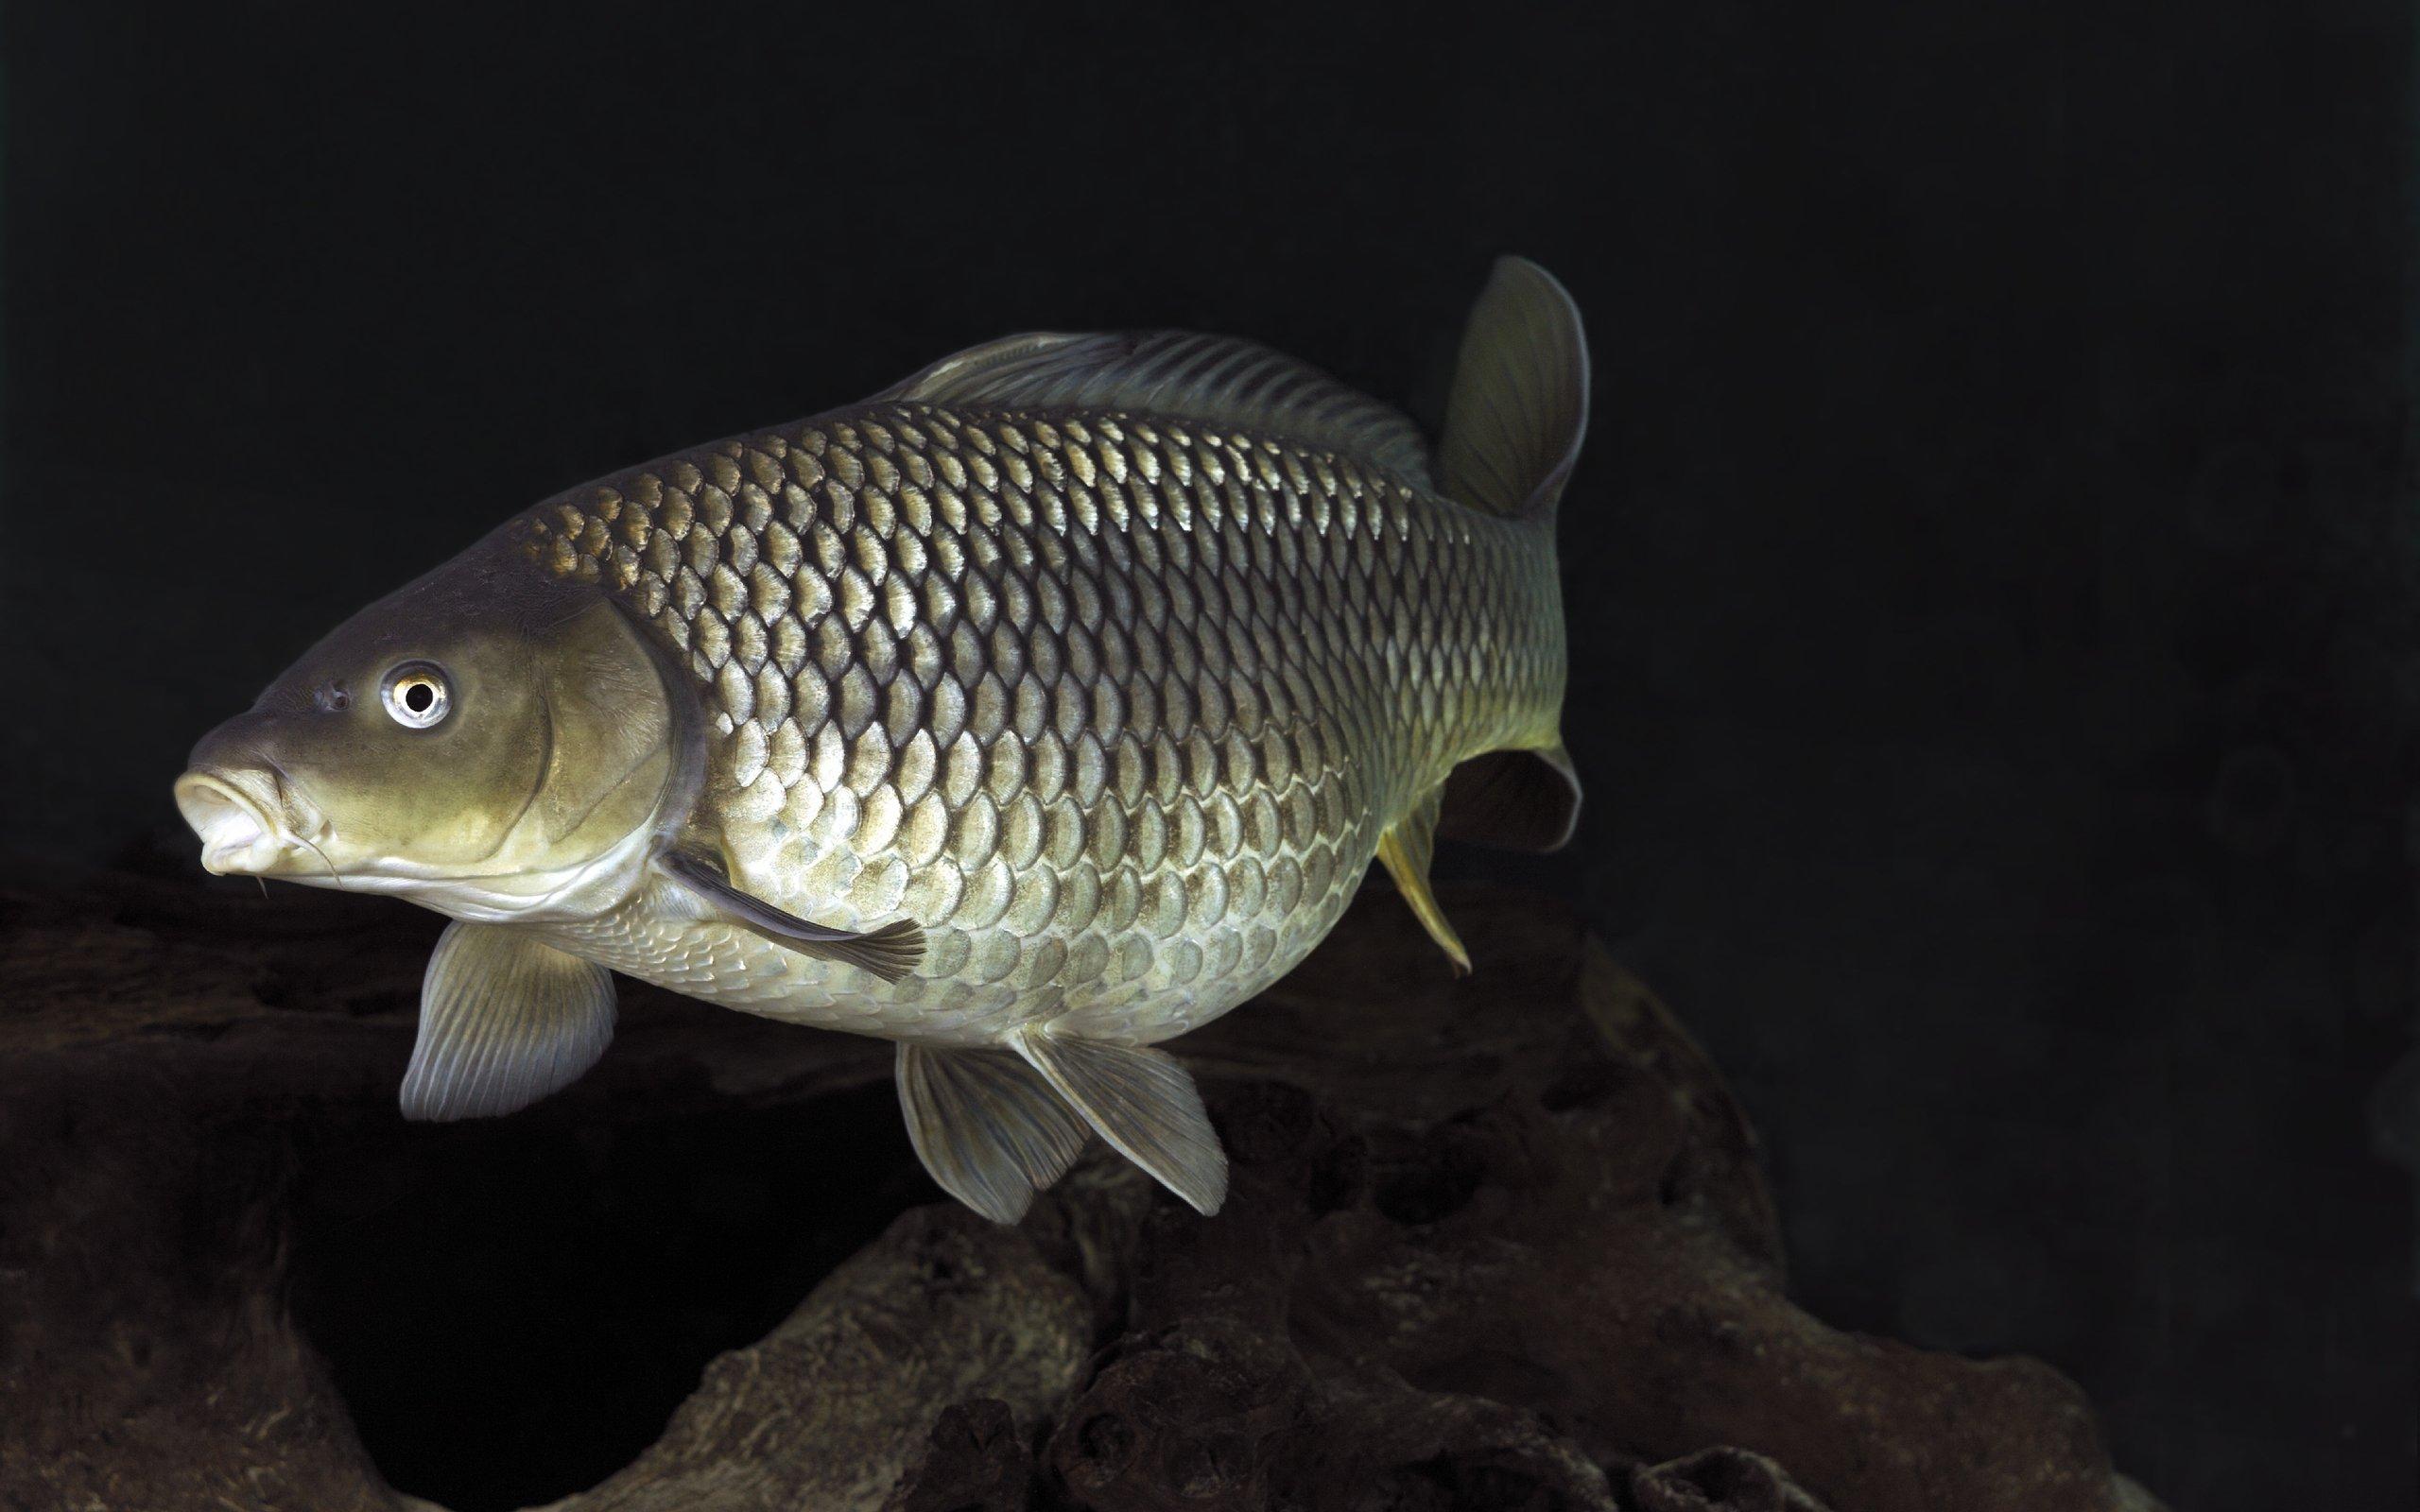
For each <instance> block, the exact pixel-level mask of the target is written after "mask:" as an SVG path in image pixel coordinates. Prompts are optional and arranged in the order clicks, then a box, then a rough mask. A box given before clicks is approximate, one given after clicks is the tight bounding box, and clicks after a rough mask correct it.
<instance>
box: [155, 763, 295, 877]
mask: <svg viewBox="0 0 2420 1512" xmlns="http://www.w3.org/2000/svg"><path fill="white" fill-rule="evenodd" d="M176 794H177V809H178V811H179V812H180V813H182V814H183V815H184V816H185V823H187V824H189V825H191V826H193V833H196V834H198V835H199V836H200V837H201V868H202V869H203V870H204V871H207V872H210V873H212V874H213V875H215V876H221V877H227V876H251V877H257V876H261V875H264V874H265V873H267V872H268V870H269V868H272V867H274V866H276V865H277V863H278V862H279V861H280V860H281V859H283V858H284V857H285V854H286V852H287V851H291V850H293V849H294V842H293V841H292V840H290V839H288V838H287V837H286V835H285V830H284V827H283V826H281V825H280V824H279V823H278V821H277V819H276V817H275V816H274V815H275V809H274V808H273V807H272V806H271V805H269V804H267V803H264V802H263V801H262V800H261V799H258V798H256V797H254V796H253V795H252V794H251V793H249V792H247V791H245V790H244V789H243V788H242V787H240V786H238V785H237V784H236V782H234V781H233V778H232V777H231V776H230V775H224V774H220V773H216V772H199V771H195V772H187V773H185V774H184V775H183V776H182V777H180V778H178V779H177V789H176Z"/></svg>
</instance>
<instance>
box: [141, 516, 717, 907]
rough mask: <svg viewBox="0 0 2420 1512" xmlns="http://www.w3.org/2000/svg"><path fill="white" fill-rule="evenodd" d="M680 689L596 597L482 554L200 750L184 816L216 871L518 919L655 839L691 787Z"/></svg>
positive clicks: (339, 633)
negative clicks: (681, 781)
mask: <svg viewBox="0 0 2420 1512" xmlns="http://www.w3.org/2000/svg"><path fill="white" fill-rule="evenodd" d="M676 685H677V684H676V683H675V682H674V681H672V680H670V679H666V677H665V676H664V674H663V672H662V671H661V670H660V669H659V665H658V662H657V661H656V658H655V654H654V653H653V652H652V651H651V649H650V648H649V646H648V643H647V641H646V638H645V637H644V635H643V634H642V633H641V632H640V631H639V629H638V628H637V627H635V626H634V625H633V624H632V623H631V621H630V620H629V619H628V618H626V617H625V616H624V614H623V613H622V611H621V610H619V609H617V608H616V607H615V606H614V604H613V603H612V602H611V601H610V600H609V599H608V598H607V597H606V595H605V594H604V593H602V592H601V591H599V590H598V589H597V588H596V587H595V586H593V585H584V584H579V583H576V582H570V581H566V580H561V579H556V578H553V577H551V576H548V575H546V574H544V572H542V571H540V570H539V569H538V568H536V567H535V566H534V564H532V563H530V562H528V561H527V560H525V559H522V558H520V555H519V554H518V553H517V552H506V551H496V550H486V551H481V550H474V552H472V553H470V554H467V555H466V556H465V557H463V558H458V559H457V560H456V561H455V562H453V563H449V564H448V565H447V566H445V567H441V568H440V569H438V571H436V572H434V573H432V574H430V575H428V576H426V577H423V578H422V579H421V580H419V581H418V582H415V583H413V584H411V585H409V586H408V587H406V588H404V589H402V590H400V591H398V592H396V593H392V594H390V595H389V596H388V597H386V598H384V599H381V600H380V601H378V602H377V603H375V604H372V605H371V606H370V607H369V608H368V609H365V610H362V611H361V612H360V613H358V614H356V615H354V617H353V618H352V619H350V620H348V621H346V622H345V623H344V624H342V625H340V626H338V627H337V628H336V629H335V630H334V631H332V632H330V633H329V634H328V635H327V636H326V637H325V638H324V639H322V640H321V641H320V643H319V644H317V645H315V646H313V647H312V648H311V649H310V650H309V651H307V652H305V653H304V654H303V656H302V659H301V660H300V661H298V662H295V663H294V665H293V666H292V667H290V668H288V669H287V670H286V671H285V674H284V675H283V676H281V677H280V678H278V679H277V680H276V681H274V682H272V683H270V684H269V685H268V689H267V690H266V691H264V692H263V693H262V695H261V696H260V698H259V699H258V700H257V701H256V702H255V703H254V704H253V705H252V707H251V709H249V710H247V711H245V712H244V713H240V714H237V715H236V716H235V717H233V719H230V720H228V721H227V722H226V723H224V724H222V725H220V726H219V727H218V728H217V729H216V730H211V731H210V732H209V733H208V734H206V735H204V736H203V737H202V738H201V741H200V743H199V745H197V746H196V747H194V750H193V755H192V757H191V758H190V760H189V763H188V767H187V770H186V771H185V773H184V774H183V775H182V777H180V778H178V779H177V782H176V799H177V805H178V807H179V808H180V809H181V810H182V813H183V815H184V817H185V821H186V822H187V823H188V824H190V825H191V826H192V827H193V830H194V833H196V834H197V835H199V837H200V839H201V847H202V850H201V862H202V866H203V867H204V868H206V869H208V870H210V871H213V872H218V873H222V874H226V873H237V874H245V875H254V876H265V877H282V878H285V879H287V880H290V881H295V882H303V883H312V884H317V885H325V886H345V887H356V888H359V889H361V890H367V891H384V892H395V893H403V894H406V895H408V896H413V897H414V899H415V901H418V902H428V903H430V905H431V906H434V907H440V908H443V909H445V911H447V912H456V911H457V910H456V909H455V908H453V907H449V906H447V904H448V902H461V903H464V904H466V905H471V904H478V905H482V906H484V907H486V908H488V909H490V910H491V911H496V910H500V911H502V912H503V913H507V914H509V913H512V912H515V911H517V910H522V909H526V908H528V907H531V906H535V905H537V904H538V903H541V902H544V900H545V899H547V898H548V897H549V896H550V895H552V894H554V893H558V892H560V891H561V890H562V888H563V887H565V886H567V885H570V882H571V881H572V880H575V879H579V878H580V877H581V876H583V874H585V873H587V872H590V871H593V870H594V869H595V868H597V867H598V866H599V865H601V864H602V863H603V862H604V861H605V860H606V859H607V858H610V857H614V856H617V855H622V854H624V853H626V852H629V851H631V850H632V849H633V848H634V841H635V840H637V839H639V838H641V837H643V836H644V835H645V834H646V833H648V832H650V831H651V830H652V829H653V827H654V825H655V824H656V822H657V819H658V816H659V814H660V812H661V811H662V810H663V808H664V806H665V804H666V799H667V795H668V794H669V793H670V791H671V790H672V789H673V787H674V786H675V785H676V778H677V775H678V774H679V772H680V771H681V770H682V768H683V761H682V754H681V747H682V739H683V736H682V727H683V721H682V720H681V719H679V718H678V717H677V715H676V710H675V709H674V706H673V694H672V692H671V689H672V688H673V687H675V686H676ZM643 861H644V858H643V857H642V858H641V863H642V864H643ZM462 917H474V915H473V914H472V913H467V912H466V913H464V914H463V915H462Z"/></svg>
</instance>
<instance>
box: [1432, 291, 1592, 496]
mask: <svg viewBox="0 0 2420 1512" xmlns="http://www.w3.org/2000/svg"><path fill="white" fill-rule="evenodd" d="M1587 429H1588V338H1587V336H1586V335H1584V334H1583V333H1582V331H1581V329H1580V308H1579V306H1578V305H1575V304H1573V303H1572V302H1571V296H1570V295H1568V294H1566V293H1564V288H1563V285H1562V284H1560V283H1556V282H1555V281H1554V275H1552V274H1551V273H1548V272H1547V270H1546V269H1545V268H1543V267H1540V266H1538V265H1537V264H1535V263H1532V262H1530V260H1529V259H1528V258H1526V257H1499V258H1497V259H1496V261H1495V271H1494V272H1493V273H1492V274H1490V275H1489V277H1488V281H1487V287H1486V288H1484V289H1481V290H1480V291H1479V296H1478V303H1477V304H1475V305H1473V306H1472V307H1471V318H1470V323H1469V324H1468V325H1466V326H1464V327H1463V328H1462V353H1461V360H1460V361H1459V362H1458V363H1457V364H1456V365H1455V368H1454V390H1453V393H1452V395H1451V397H1449V398H1448V399H1447V400H1446V402H1445V436H1444V440H1443V442H1442V443H1441V444H1440V445H1439V446H1438V448H1437V478H1438V482H1439V484H1440V485H1441V487H1442V489H1443V492H1444V494H1445V496H1446V497H1447V498H1449V499H1452V500H1454V501H1455V502H1457V503H1459V504H1465V505H1468V506H1470V507H1472V508H1475V509H1484V510H1486V511H1487V512H1488V513H1490V514H1498V515H1504V516H1507V517H1509V518H1513V519H1519V518H1522V517H1525V516H1529V515H1534V514H1544V513H1547V511H1549V510H1551V509H1553V507H1554V506H1555V501H1556V500H1557V499H1558V498H1560V497H1562V495H1563V486H1564V482H1565V481H1567V480H1568V479H1569V478H1570V476H1571V468H1572V464H1573V463H1575V462H1577V461H1578V460H1579V459H1580V438H1581V437H1582V435H1584V434H1585V433H1586V431H1587Z"/></svg>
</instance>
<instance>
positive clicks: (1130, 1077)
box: [1016, 1029, 1227, 1214]
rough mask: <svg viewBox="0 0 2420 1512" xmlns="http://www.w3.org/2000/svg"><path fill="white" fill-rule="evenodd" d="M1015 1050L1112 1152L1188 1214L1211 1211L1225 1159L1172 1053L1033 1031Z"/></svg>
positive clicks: (1222, 1189)
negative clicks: (1138, 1169) (1180, 1203)
mask: <svg viewBox="0 0 2420 1512" xmlns="http://www.w3.org/2000/svg"><path fill="white" fill-rule="evenodd" d="M1016 1047H1017V1049H1018V1051H1019V1052H1020V1053H1022V1054H1023V1055H1024V1057H1025V1058H1026V1059H1027V1060H1028V1061H1029V1062H1031V1063H1032V1065H1033V1069H1034V1070H1036V1071H1038V1072H1040V1073H1042V1074H1043V1076H1044V1077H1045V1078H1046V1079H1047V1080H1048V1081H1049V1083H1050V1085H1051V1087H1052V1088H1053V1089H1055V1090H1056V1091H1058V1093H1059V1095H1060V1096H1062V1097H1063V1098H1065V1099H1066V1100H1067V1102H1068V1104H1069V1105H1070V1106H1071V1107H1073V1108H1075V1110H1076V1111H1077V1112H1078V1113H1080V1114H1082V1115H1083V1119H1084V1122H1085V1123H1087V1124H1090V1125H1092V1126H1093V1128H1094V1130H1095V1131H1096V1132H1098V1134H1099V1135H1100V1137H1101V1138H1102V1139H1105V1140H1107V1141H1108V1142H1109V1143H1111V1144H1112V1145H1114V1146H1115V1147H1116V1150H1117V1153H1119V1154H1120V1155H1123V1156H1125V1157H1126V1158H1127V1159H1128V1160H1132V1161H1133V1162H1134V1163H1135V1164H1136V1165H1139V1166H1141V1167H1142V1168H1143V1169H1144V1170H1146V1171H1148V1172H1150V1175H1151V1177H1152V1178H1153V1179H1154V1180H1156V1181H1158V1182H1159V1183H1160V1184H1161V1185H1162V1186H1165V1187H1167V1189H1168V1190H1169V1191H1171V1192H1173V1193H1175V1194H1177V1195H1178V1196H1180V1197H1183V1198H1184V1200H1185V1201H1186V1202H1187V1203H1189V1204H1191V1205H1192V1206H1193V1208H1194V1209H1195V1211H1199V1212H1201V1213H1204V1214H1208V1213H1214V1212H1217V1211H1219V1204H1220V1203H1221V1202H1224V1201H1225V1200H1226V1197H1227V1154H1226V1151H1224V1150H1222V1149H1220V1148H1219V1135H1218V1132H1217V1131H1216V1130H1215V1129H1213V1128H1212V1127H1211V1126H1210V1115H1209V1113H1208V1112H1207V1111H1205V1110H1204V1109H1203V1108H1202V1106H1201V1092H1200V1091H1196V1090H1195V1088H1194V1085H1193V1075H1192V1074H1191V1073H1190V1072H1187V1071H1186V1070H1185V1069H1184V1066H1183V1065H1182V1064H1181V1063H1180V1062H1179V1061H1178V1060H1177V1058H1176V1057H1174V1056H1171V1055H1169V1054H1168V1053H1167V1051H1165V1050H1152V1049H1150V1048H1147V1047H1145V1046H1142V1045H1120V1044H1111V1043H1108V1042H1107V1041H1105V1040H1078V1039H1073V1038H1067V1039H1061V1038H1058V1037H1055V1036H1053V1035H1051V1034H1049V1033H1047V1032H1046V1031H1044V1030H1041V1029H1028V1030H1026V1031H1025V1032H1024V1033H1022V1034H1020V1035H1018V1036H1017V1039H1016Z"/></svg>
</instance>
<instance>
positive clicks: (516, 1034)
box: [401, 919, 614, 1121]
mask: <svg viewBox="0 0 2420 1512" xmlns="http://www.w3.org/2000/svg"><path fill="white" fill-rule="evenodd" d="M613 1038H614V978H613V975H612V973H610V972H608V971H606V970H605V968H603V967H601V966H598V965H596V964H595V963H594V962H591V961H583V960H581V959H579V957H578V956H575V955H569V954H564V953H563V952H562V951H559V950H556V949H555V948H554V947H553V946H551V945H547V944H544V943H543V942H541V941H539V940H537V939H534V938H532V937H531V936H527V935H525V934H522V933H521V932H519V931H517V930H514V929H510V928H508V927H506V926H504V925H501V924H473V923H467V922H464V921H462V920H460V919H457V920H456V921H455V922H453V923H451V924H448V925H447V926H446V928H445V933H444V935H443V936H441V937H440V938H439V940H438V942H437V949H436V951H435V952H434V953H433V954H430V956H429V958H428V971H427V973H426V974H425V975H424V976H423V978H422V980H421V997H420V1032H419V1035H418V1037H417V1038H416V1039H415V1040H414V1041H413V1043H412V1058H411V1064H410V1066H409V1067H408V1068H407V1069H406V1071H405V1073H404V1085H403V1091H402V1093H401V1101H402V1105H403V1110H404V1116H405V1117H406V1118H409V1119H416V1120H432V1121H450V1120H453V1119H459V1118H486V1117H492V1116H493V1115H496V1114H501V1113H511V1112H518V1111H519V1110H520V1109H522V1108H527V1107H528V1106H529V1105H530V1104H531V1103H534V1102H536V1101H537V1100H538V1099H540V1098H542V1097H544V1096H545V1095H547V1094H548V1093H549V1092H554V1091H561V1090H562V1088H564V1087H567V1086H569V1085H571V1083H573V1082H575V1081H577V1080H579V1077H580V1076H581V1074H584V1073H585V1072H586V1071H587V1070H588V1068H589V1067H591V1066H593V1065H595V1064H596V1060H597V1057H600V1056H602V1055H603V1054H604V1053H605V1046H606V1044H607V1043H608V1042H609V1041H610V1040H612V1039H613Z"/></svg>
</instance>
